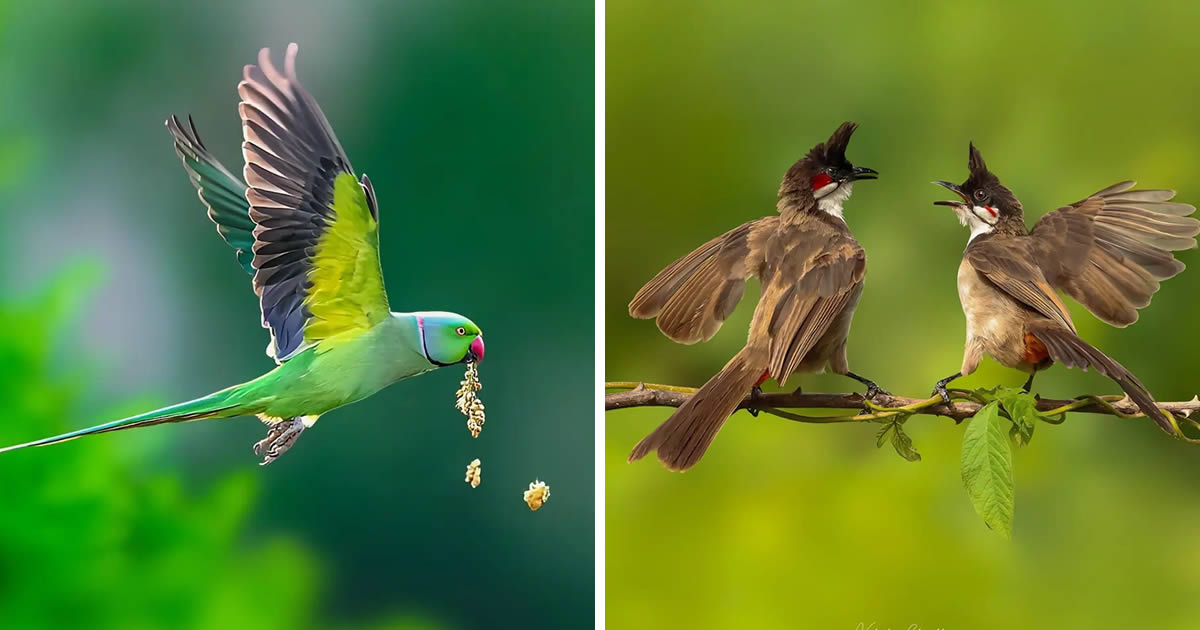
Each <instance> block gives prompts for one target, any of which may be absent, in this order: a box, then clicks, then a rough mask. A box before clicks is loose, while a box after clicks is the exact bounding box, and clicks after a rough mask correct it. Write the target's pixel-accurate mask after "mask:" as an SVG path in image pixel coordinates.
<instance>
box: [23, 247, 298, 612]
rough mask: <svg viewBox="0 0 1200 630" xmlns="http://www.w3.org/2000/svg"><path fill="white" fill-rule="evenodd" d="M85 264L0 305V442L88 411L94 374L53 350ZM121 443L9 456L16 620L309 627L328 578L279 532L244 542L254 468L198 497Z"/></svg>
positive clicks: (58, 428)
mask: <svg viewBox="0 0 1200 630" xmlns="http://www.w3.org/2000/svg"><path fill="white" fill-rule="evenodd" d="M82 273H83V270H76V271H75V272H73V273H71V274H68V275H66V276H64V278H63V281H61V282H59V283H58V285H57V286H55V287H54V288H52V289H50V290H48V291H45V292H44V294H43V295H41V296H39V297H38V298H37V299H33V300H23V301H21V302H17V303H14V302H11V301H8V300H6V301H4V302H0V365H3V366H4V374H5V378H4V379H3V380H0V400H3V401H4V405H3V408H4V416H5V422H4V423H3V424H0V442H3V443H5V444H11V443H14V442H18V441H21V440H22V439H25V438H26V437H28V436H30V435H35V434H41V433H51V432H53V433H58V432H62V431H64V430H66V429H67V427H68V426H69V425H68V423H67V421H66V419H67V418H74V417H76V416H78V415H79V411H80V410H79V397H80V396H79V394H80V389H81V388H83V387H86V383H87V379H88V378H89V375H87V374H85V373H84V370H81V369H72V370H70V371H68V372H67V373H63V374H54V373H53V370H52V368H51V364H52V359H51V354H52V351H53V350H55V349H58V348H59V346H60V344H58V343H56V338H57V336H58V335H59V334H60V333H61V332H62V329H63V327H64V326H63V324H64V322H63V320H64V317H65V316H66V315H67V313H68V312H69V311H73V310H75V307H77V306H78V305H79V300H78V298H77V296H76V294H77V292H78V291H79V286H78V285H79V282H78V281H77V280H78V279H79V278H80V277H81V274H82ZM82 277H86V275H84V276H82ZM113 446H114V445H113V443H112V442H104V441H99V440H94V441H93V440H88V441H84V442H81V443H80V444H79V445H78V446H77V447H76V448H72V449H70V450H69V451H63V452H58V453H51V452H50V451H48V450H47V451H42V452H41V453H39V455H41V456H40V457H14V456H9V457H3V458H0V479H4V480H5V489H4V491H3V492H2V493H0V502H2V504H3V515H4V516H3V518H0V619H2V620H3V625H4V627H6V628H24V627H28V628H37V627H42V628H49V627H58V628H80V627H87V628H162V627H173V628H216V627H230V628H233V627H258V628H293V627H305V626H307V625H308V624H307V623H306V620H307V619H308V618H309V616H310V615H311V613H312V607H313V594H314V591H315V590H316V589H317V587H318V585H319V579H318V574H317V567H316V566H315V559H314V558H313V555H312V553H311V552H310V551H309V550H307V549H305V548H303V546H301V545H299V544H297V543H296V541H293V540H288V539H287V538H286V537H279V536H274V537H271V538H269V539H266V540H263V541H259V542H256V543H255V544H253V545H251V546H248V547H243V546H242V545H240V544H239V538H240V536H242V535H243V534H244V529H245V527H246V519H247V516H248V514H249V510H250V506H251V504H252V503H253V502H254V501H256V500H257V499H258V496H259V493H260V488H259V484H258V482H257V480H256V479H255V477H254V476H253V475H252V474H250V471H242V472H239V473H234V474H230V475H228V476H225V477H223V478H222V479H221V480H219V481H218V482H217V483H214V484H213V487H211V488H208V489H205V490H204V491H203V492H200V493H197V492H192V491H189V490H187V489H185V488H184V487H183V484H182V480H181V479H180V477H179V475H177V474H168V473H163V474H157V475H147V474H146V473H145V472H144V469H145V467H146V466H147V462H146V461H145V458H143V457H134V458H124V457H120V456H119V454H118V453H117V452H115V451H114V448H113ZM33 489H36V492H32V491H30V490H33ZM309 627H311V626H309Z"/></svg>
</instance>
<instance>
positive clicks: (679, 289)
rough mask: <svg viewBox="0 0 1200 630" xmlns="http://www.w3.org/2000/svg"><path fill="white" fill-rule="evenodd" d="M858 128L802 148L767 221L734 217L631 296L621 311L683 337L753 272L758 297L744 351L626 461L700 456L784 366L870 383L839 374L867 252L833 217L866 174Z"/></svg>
mask: <svg viewBox="0 0 1200 630" xmlns="http://www.w3.org/2000/svg"><path fill="white" fill-rule="evenodd" d="M855 127H857V125H856V124H855V123H852V122H847V123H843V124H842V125H841V126H840V127H838V129H837V131H835V132H834V133H833V135H832V136H831V137H830V138H829V140H828V141H827V142H824V143H822V144H819V145H817V146H816V147H813V149H812V150H811V151H809V152H808V154H806V155H805V156H804V157H803V158H801V159H800V160H799V161H797V162H796V163H795V164H794V165H793V166H792V167H791V168H790V169H788V172H787V174H786V175H784V177H783V183H782V184H781V185H780V188H779V202H778V204H777V206H776V207H777V210H778V212H779V215H778V216H769V217H765V218H762V219H757V220H755V221H751V222H749V223H746V224H743V225H741V226H739V227H736V228H734V229H733V230H731V231H729V232H726V233H725V234H722V235H721V236H718V237H717V238H714V239H713V240H711V241H709V242H707V243H705V244H704V245H701V246H700V247H699V248H698V249H696V250H695V251H693V252H692V253H690V254H688V255H686V256H684V257H683V258H680V259H679V260H677V261H675V262H674V263H671V265H670V266H668V267H667V268H666V269H663V270H662V271H661V272H659V274H658V275H657V276H655V277H654V279H653V280H651V281H650V282H649V283H647V284H646V286H644V287H642V289H641V290H640V291H638V293H637V295H636V296H635V297H634V298H633V301H632V302H630V304H629V314H630V315H632V316H634V317H637V318H641V319H648V318H652V317H656V318H658V328H659V329H660V330H662V332H663V333H664V334H666V335H667V336H668V337H670V338H671V339H673V340H675V341H677V342H679V343H684V344H692V343H696V342H697V341H700V340H705V341H707V340H708V339H709V338H711V337H712V336H713V335H714V334H716V332H717V330H718V329H719V328H720V327H721V323H722V322H724V321H725V318H726V317H728V316H729V314H730V313H731V312H733V309H734V307H735V306H737V303H738V301H739V300H741V298H742V293H743V291H744V290H745V288H746V279H747V278H749V277H751V276H758V278H759V280H760V282H761V287H762V291H761V297H760V298H759V301H758V306H757V307H756V308H755V310H754V317H753V320H752V321H751V323H750V334H749V336H748V338H747V340H746V346H745V347H744V348H742V350H741V351H740V352H738V353H737V354H736V355H734V357H733V358H732V359H730V361H729V363H727V364H726V365H725V367H724V368H722V369H721V371H720V372H718V373H717V375H716V376H714V377H712V378H711V379H710V380H709V381H708V382H707V383H705V384H704V386H703V387H701V388H700V390H699V391H697V392H696V394H695V395H694V396H692V397H691V398H689V399H688V400H687V402H685V403H684V404H683V405H682V406H681V407H679V409H677V410H676V411H675V412H674V413H673V414H671V417H670V418H668V419H667V421H666V422H664V423H663V424H662V425H660V426H659V427H658V428H657V429H655V430H654V432H652V433H651V434H650V435H648V436H646V438H645V439H643V440H642V441H641V442H639V443H638V445H637V446H636V447H634V449H633V453H632V454H630V456H629V461H631V462H632V461H635V460H638V459H641V458H642V457H644V456H645V455H646V454H647V453H649V452H650V451H655V450H657V451H658V459H659V460H660V461H661V462H662V463H663V465H665V466H666V467H667V468H669V469H671V470H677V471H683V470H687V469H688V468H691V467H692V466H694V465H695V464H696V462H698V461H700V458H701V457H702V456H703V455H704V451H705V450H707V449H708V446H709V444H711V443H712V440H713V438H714V437H716V435H717V432H718V431H720V430H721V426H722V425H723V424H725V420H726V419H727V418H729V416H730V415H731V414H733V412H734V411H735V410H736V409H737V407H738V404H739V403H740V402H741V401H742V399H743V397H745V396H746V394H747V393H749V392H751V391H752V390H753V391H757V388H758V386H759V385H761V384H762V383H763V381H765V380H766V379H767V378H774V379H775V380H776V382H778V383H779V384H780V385H783V384H784V383H785V382H787V379H788V377H789V376H790V375H791V374H792V373H793V372H818V371H821V370H824V369H825V366H826V365H828V366H829V367H830V368H831V369H832V371H834V372H836V373H837V374H843V375H846V376H848V377H850V378H853V379H855V380H857V381H859V382H861V383H863V384H865V385H866V386H867V396H868V397H871V396H874V395H875V394H876V393H879V392H880V391H881V390H880V389H879V388H878V387H877V386H876V385H875V383H873V382H871V381H870V380H868V379H865V378H863V377H861V376H858V375H856V374H854V373H852V372H850V368H849V366H848V365H847V363H846V337H847V335H848V334H849V332H850V319H851V318H852V317H853V316H854V308H855V307H856V306H857V305H858V298H859V296H860V295H861V294H862V288H863V276H864V274H865V273H866V268H867V257H866V253H865V252H863V248H862V247H860V246H859V244H858V242H857V241H855V240H854V236H853V235H851V234H850V229H849V228H848V227H847V226H846V222H845V221H844V220H843V219H842V204H843V203H845V201H846V200H847V199H849V198H850V194H851V192H852V190H853V187H854V182H855V181H858V180H862V179H874V178H875V177H876V175H877V173H876V172H875V171H874V170H872V169H869V168H863V167H855V166H854V165H852V164H851V163H850V162H849V161H847V160H846V145H847V144H848V143H849V142H850V136H851V134H853V133H854V129H855Z"/></svg>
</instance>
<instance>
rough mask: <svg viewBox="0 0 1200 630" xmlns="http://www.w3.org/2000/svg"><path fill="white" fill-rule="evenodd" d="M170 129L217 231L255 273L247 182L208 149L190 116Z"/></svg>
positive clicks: (173, 121)
mask: <svg viewBox="0 0 1200 630" xmlns="http://www.w3.org/2000/svg"><path fill="white" fill-rule="evenodd" d="M167 131H170V132H171V136H172V137H174V138H175V153H176V154H177V155H179V159H181V160H183V167H184V168H185V169H187V172H188V177H189V178H190V179H191V180H192V185H193V186H195V187H196V192H197V193H198V194H199V195H200V201H203V202H204V205H205V206H207V207H208V218H209V219H211V220H212V222H213V223H215V224H217V232H219V233H220V234H221V238H223V239H225V242H226V243H229V246H230V247H232V248H233V249H235V250H237V259H238V262H239V263H242V268H244V269H245V270H246V272H247V273H249V274H251V275H253V274H254V267H252V266H251V264H250V263H251V261H252V260H254V252H253V251H251V249H252V248H253V246H254V233H253V232H254V222H253V221H251V220H250V204H249V203H247V202H246V185H245V184H243V183H242V180H240V179H238V178H237V176H235V175H234V174H233V173H230V172H229V169H227V168H225V167H224V166H222V165H221V163H220V162H218V161H217V158H215V157H213V156H212V154H211V153H209V152H208V148H207V147H205V146H204V143H203V142H201V141H200V134H198V133H196V124H195V123H193V122H192V117H191V116H188V124H187V126H186V127H184V126H183V124H182V123H180V122H179V119H178V118H176V117H174V116H171V117H170V118H169V119H167Z"/></svg>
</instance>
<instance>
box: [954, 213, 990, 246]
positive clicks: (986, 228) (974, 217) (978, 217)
mask: <svg viewBox="0 0 1200 630" xmlns="http://www.w3.org/2000/svg"><path fill="white" fill-rule="evenodd" d="M954 214H956V215H958V222H959V223H961V224H963V225H965V226H967V227H969V228H971V236H970V237H968V238H967V242H968V243H970V242H971V241H973V240H975V237H977V236H979V235H981V234H987V233H988V232H991V231H992V230H993V229H995V225H996V222H997V221H999V220H1000V216H999V214H998V213H996V211H995V210H991V209H989V208H985V207H983V206H954Z"/></svg>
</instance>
